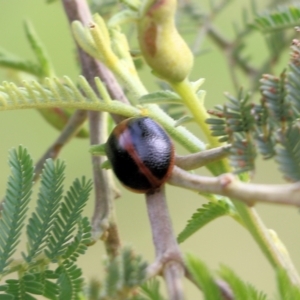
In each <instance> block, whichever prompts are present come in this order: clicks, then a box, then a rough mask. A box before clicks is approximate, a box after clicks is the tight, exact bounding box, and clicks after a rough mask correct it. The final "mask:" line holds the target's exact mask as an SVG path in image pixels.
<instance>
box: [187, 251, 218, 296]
mask: <svg viewBox="0 0 300 300" xmlns="http://www.w3.org/2000/svg"><path fill="white" fill-rule="evenodd" d="M185 262H186V266H187V269H188V270H189V272H190V273H191V275H192V276H193V279H194V280H195V282H196V284H197V285H198V286H199V287H200V288H201V290H202V292H203V295H204V297H205V298H204V299H205V300H221V299H223V297H222V296H221V293H220V290H219V288H218V286H217V284H216V282H215V280H214V279H213V276H212V275H211V273H210V271H209V269H208V268H207V266H206V265H205V264H204V263H203V262H202V261H200V260H199V259H198V258H196V257H195V256H194V255H192V254H187V255H186V256H185Z"/></svg>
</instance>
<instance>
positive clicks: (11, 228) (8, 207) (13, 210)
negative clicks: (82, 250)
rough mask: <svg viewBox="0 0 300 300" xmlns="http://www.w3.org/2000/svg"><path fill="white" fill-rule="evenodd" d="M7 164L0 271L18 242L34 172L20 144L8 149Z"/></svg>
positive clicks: (1, 223)
mask: <svg viewBox="0 0 300 300" xmlns="http://www.w3.org/2000/svg"><path fill="white" fill-rule="evenodd" d="M9 166H10V169H11V172H12V174H11V176H10V177H9V179H8V183H7V189H6V195H5V201H4V203H3V210H2V217H1V219H0V273H2V272H3V271H4V270H5V268H6V267H7V266H8V264H9V263H10V258H11V256H12V255H13V253H14V252H15V251H16V247H17V245H18V243H19V238H20V235H21V230H22V227H23V222H24V220H25V217H26V215H25V214H26V212H27V209H28V203H29V201H30V196H31V193H32V190H31V189H32V180H33V174H34V167H33V163H32V159H31V157H30V155H29V154H28V152H27V150H26V149H25V148H23V147H22V146H19V148H18V149H13V150H12V151H10V158H9Z"/></svg>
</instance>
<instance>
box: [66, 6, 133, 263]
mask: <svg viewBox="0 0 300 300" xmlns="http://www.w3.org/2000/svg"><path fill="white" fill-rule="evenodd" d="M63 4H64V8H65V11H66V14H67V16H68V18H69V21H70V23H72V22H73V21H74V20H80V21H81V22H82V23H83V24H88V23H89V22H91V20H92V16H91V13H90V11H89V7H88V5H87V3H86V1H80V0H72V1H70V0H63ZM77 50H78V53H79V58H80V62H81V68H82V73H83V75H84V76H85V78H86V80H87V81H88V82H89V84H90V85H91V86H92V87H93V90H94V91H95V92H96V93H97V88H96V84H95V81H94V78H95V77H100V78H101V79H102V80H103V81H104V82H106V84H107V89H108V92H109V93H110V96H112V97H113V98H115V97H119V98H120V99H119V100H121V101H123V102H127V103H128V101H127V98H126V97H125V95H124V93H123V91H122V89H121V87H120V86H119V85H118V84H117V82H116V80H115V79H114V77H113V75H112V74H111V73H110V71H109V70H108V69H107V68H106V67H105V66H104V65H102V64H101V63H99V62H98V61H97V60H96V59H95V58H92V57H91V56H89V55H88V54H87V53H85V52H84V51H83V50H82V49H81V48H80V47H77ZM104 114H105V113H103V112H92V111H90V112H89V123H90V141H91V144H92V145H94V144H100V143H104V142H105V141H106V139H107V130H106V118H104ZM114 118H115V119H116V121H117V122H119V121H121V120H122V119H123V118H124V117H120V116H117V115H114ZM103 159H104V158H103V157H100V156H93V157H92V163H93V174H94V176H93V178H94V186H95V210H94V215H93V219H92V225H93V235H94V239H95V240H96V239H98V238H99V237H102V235H103V234H104V233H106V234H108V235H111V236H109V237H107V238H106V241H105V242H106V249H107V251H109V253H108V254H109V255H110V256H112V257H113V256H116V255H117V254H118V253H119V249H120V247H121V242H120V238H119V233H118V229H117V224H116V222H115V215H114V212H113V195H112V193H113V188H112V186H113V184H112V183H111V181H112V178H110V176H109V173H108V172H106V171H105V170H103V169H102V168H101V164H102V162H103ZM112 235H113V236H112ZM110 243H111V244H110Z"/></svg>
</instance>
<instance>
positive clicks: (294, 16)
mask: <svg viewBox="0 0 300 300" xmlns="http://www.w3.org/2000/svg"><path fill="white" fill-rule="evenodd" d="M299 18H300V6H299V5H297V4H294V5H285V6H280V7H278V8H277V10H275V11H272V12H269V11H268V12H265V13H262V14H259V15H257V16H256V18H255V21H254V24H253V26H254V27H255V28H256V29H258V30H260V31H262V32H264V33H269V32H274V31H279V30H284V29H287V28H294V27H295V26H297V25H299Z"/></svg>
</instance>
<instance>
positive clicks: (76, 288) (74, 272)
mask: <svg viewBox="0 0 300 300" xmlns="http://www.w3.org/2000/svg"><path fill="white" fill-rule="evenodd" d="M56 273H57V274H59V278H58V281H57V285H58V286H59V287H60V288H59V295H58V299H59V300H64V299H70V300H78V295H79V293H80V292H81V291H82V287H83V278H82V276H81V275H82V272H81V269H79V268H78V267H77V266H76V265H74V264H68V263H63V264H62V265H61V266H59V268H58V269H57V270H56Z"/></svg>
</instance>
